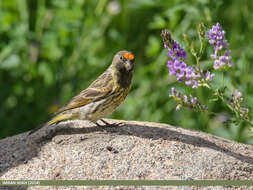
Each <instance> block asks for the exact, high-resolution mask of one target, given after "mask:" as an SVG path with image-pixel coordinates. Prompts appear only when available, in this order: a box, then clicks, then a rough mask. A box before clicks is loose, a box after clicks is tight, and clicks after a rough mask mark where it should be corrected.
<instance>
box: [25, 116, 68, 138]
mask: <svg viewBox="0 0 253 190" xmlns="http://www.w3.org/2000/svg"><path fill="white" fill-rule="evenodd" d="M71 117H72V115H71V114H59V115H57V116H55V117H54V118H53V119H51V120H50V121H48V122H46V123H43V124H41V125H39V126H38V127H36V128H35V129H33V130H31V131H30V132H29V134H28V135H31V134H33V133H35V132H36V131H38V130H39V129H41V128H42V127H48V126H50V125H53V124H57V123H59V122H60V121H64V120H68V119H71Z"/></svg>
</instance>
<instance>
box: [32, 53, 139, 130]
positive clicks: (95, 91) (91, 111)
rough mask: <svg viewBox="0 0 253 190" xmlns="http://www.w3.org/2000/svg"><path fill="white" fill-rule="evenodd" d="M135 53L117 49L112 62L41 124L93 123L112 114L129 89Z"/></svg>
mask: <svg viewBox="0 0 253 190" xmlns="http://www.w3.org/2000/svg"><path fill="white" fill-rule="evenodd" d="M134 61H135V58H134V55H133V54H132V53H130V52H128V51H119V52H118V53H117V54H116V55H115V56H114V58H113V61H112V64H111V65H110V66H109V67H108V69H107V70H106V71H105V72H104V73H102V74H101V75H100V76H99V77H98V78H97V79H96V80H95V81H94V82H93V83H92V84H91V85H90V86H89V87H88V88H87V89H85V90H83V91H82V92H80V93H79V94H78V95H77V96H75V97H74V98H72V100H70V102H69V103H68V104H66V105H65V106H64V107H62V108H60V109H59V110H58V111H57V113H56V114H57V115H56V116H55V117H54V118H52V119H51V120H50V121H48V122H47V123H46V124H43V125H41V126H39V127H38V128H35V129H34V130H32V131H31V132H30V133H29V134H32V133H34V132H35V131H37V130H39V129H40V128H41V127H44V126H50V125H53V124H56V123H59V122H61V121H65V120H72V119H81V120H89V121H91V122H94V123H96V121H97V120H100V119H102V118H103V117H105V116H107V115H109V114H111V113H112V112H113V111H114V110H115V109H116V108H117V107H118V106H119V105H120V104H121V103H122V102H123V101H124V100H125V98H126V96H127V95H128V93H129V91H130V87H131V81H132V76H133V69H134Z"/></svg>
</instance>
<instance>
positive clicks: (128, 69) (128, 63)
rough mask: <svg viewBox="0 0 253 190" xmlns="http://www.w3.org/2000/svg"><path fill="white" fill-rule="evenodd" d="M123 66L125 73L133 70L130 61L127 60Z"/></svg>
mask: <svg viewBox="0 0 253 190" xmlns="http://www.w3.org/2000/svg"><path fill="white" fill-rule="evenodd" d="M125 66H126V70H127V71H132V70H133V69H134V63H133V61H131V60H127V61H126V62H125Z"/></svg>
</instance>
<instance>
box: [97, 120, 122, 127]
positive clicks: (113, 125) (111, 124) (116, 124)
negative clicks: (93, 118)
mask: <svg viewBox="0 0 253 190" xmlns="http://www.w3.org/2000/svg"><path fill="white" fill-rule="evenodd" d="M100 121H102V122H103V123H104V124H105V125H104V127H105V126H109V127H117V126H120V125H121V124H123V123H122V122H120V123H108V122H107V121H105V120H104V119H100Z"/></svg>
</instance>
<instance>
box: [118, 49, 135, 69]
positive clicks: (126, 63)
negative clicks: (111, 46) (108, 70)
mask: <svg viewBox="0 0 253 190" xmlns="http://www.w3.org/2000/svg"><path fill="white" fill-rule="evenodd" d="M134 61H135V58H134V55H133V54H132V53H131V52H129V51H125V50H123V51H119V52H118V53H116V55H115V56H114V58H113V65H114V66H115V67H116V69H117V70H118V71H120V72H131V71H133V69H134Z"/></svg>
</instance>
